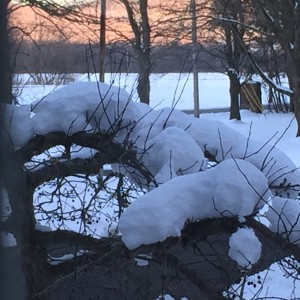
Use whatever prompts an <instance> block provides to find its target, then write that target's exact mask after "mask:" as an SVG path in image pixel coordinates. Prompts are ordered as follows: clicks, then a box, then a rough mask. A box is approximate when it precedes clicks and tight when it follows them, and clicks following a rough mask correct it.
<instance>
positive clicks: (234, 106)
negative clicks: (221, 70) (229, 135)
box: [228, 71, 241, 120]
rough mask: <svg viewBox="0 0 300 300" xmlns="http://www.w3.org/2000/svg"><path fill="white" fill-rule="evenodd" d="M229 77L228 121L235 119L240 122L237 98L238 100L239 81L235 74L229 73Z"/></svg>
mask: <svg viewBox="0 0 300 300" xmlns="http://www.w3.org/2000/svg"><path fill="white" fill-rule="evenodd" d="M228 77H229V83H230V87H229V92H230V117H229V119H230V120H232V119H236V120H241V114H240V104H239V98H240V90H241V84H240V80H239V78H238V76H237V74H235V73H233V72H230V71H229V74H228Z"/></svg>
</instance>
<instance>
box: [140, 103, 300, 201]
mask: <svg viewBox="0 0 300 300" xmlns="http://www.w3.org/2000/svg"><path fill="white" fill-rule="evenodd" d="M143 122H144V125H143V127H142V130H141V131H140V142H141V144H143V143H145V142H144V140H143V137H145V136H147V138H149V139H152V138H153V137H155V136H157V135H158V134H159V133H160V132H161V131H162V130H164V129H165V128H168V127H174V126H175V127H178V128H181V129H182V130H184V131H185V132H186V133H187V134H188V135H190V137H191V138H192V139H194V140H195V142H196V143H197V144H198V145H199V147H200V148H201V149H202V151H203V153H206V154H208V153H209V154H210V156H212V157H214V159H215V160H216V161H218V162H220V161H223V160H226V159H229V158H232V157H235V158H240V159H245V160H247V161H249V162H251V163H252V164H253V165H255V166H256V167H257V168H258V169H259V170H261V171H262V172H263V174H265V176H266V177H267V178H268V181H269V184H270V185H271V186H272V187H271V188H272V190H273V191H274V193H276V194H277V195H280V196H283V197H289V198H297V195H298V190H297V189H295V190H293V189H290V190H288V191H287V190H286V189H285V186H286V185H287V184H290V185H294V186H296V185H298V183H299V182H300V172H299V170H298V169H296V167H295V165H294V163H293V162H292V161H291V160H290V158H289V157H288V156H287V155H285V154H284V153H283V152H281V151H280V150H279V149H277V148H276V147H274V146H271V145H269V144H268V143H265V144H262V143H261V142H258V141H255V140H254V139H250V138H249V139H248V138H246V137H244V136H242V135H241V134H240V133H238V132H236V131H235V130H233V129H231V128H229V127H228V126H226V125H225V124H224V123H221V122H218V121H214V120H206V119H201V118H200V119H198V118H194V117H193V116H191V115H187V114H185V113H183V112H181V111H178V110H174V109H171V108H164V109H160V110H154V111H151V112H149V113H148V114H147V115H146V116H145V118H144V119H143ZM142 132H144V133H142Z"/></svg>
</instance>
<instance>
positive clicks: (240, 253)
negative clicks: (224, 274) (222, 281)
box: [228, 228, 261, 269]
mask: <svg viewBox="0 0 300 300" xmlns="http://www.w3.org/2000/svg"><path fill="white" fill-rule="evenodd" d="M229 247H230V248H229V252H228V255H229V257H230V258H231V259H233V260H235V261H236V262H237V263H238V265H239V267H240V268H242V269H251V268H252V266H253V265H254V264H255V263H257V262H258V260H259V258H260V255H261V243H260V241H259V239H258V238H257V236H256V235H255V233H254V231H253V229H252V228H239V229H238V230H237V231H236V232H235V233H233V234H232V235H231V237H230V239H229Z"/></svg>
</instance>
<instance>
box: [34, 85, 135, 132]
mask: <svg viewBox="0 0 300 300" xmlns="http://www.w3.org/2000/svg"><path fill="white" fill-rule="evenodd" d="M32 107H33V112H34V113H35V115H34V117H33V120H34V122H35V130H36V133H37V134H46V133H48V132H51V131H62V132H65V133H66V134H72V133H75V132H78V131H81V130H86V129H89V128H90V127H89V126H88V125H90V126H91V127H92V128H93V130H95V131H102V132H112V131H114V130H115V128H118V129H119V128H122V127H124V128H125V127H126V126H127V125H129V124H130V121H135V120H136V119H138V118H139V116H137V115H136V114H135V112H136V110H135V107H134V104H133V102H131V101H130V95H129V94H128V93H127V92H125V91H124V90H122V89H120V88H118V87H115V86H113V85H107V84H104V83H101V82H77V83H73V84H70V85H67V86H65V87H63V88H61V89H59V90H58V91H55V92H54V93H52V94H50V95H48V96H47V97H45V98H44V99H42V100H40V101H38V102H35V103H33V104H32ZM138 111H139V110H137V112H138Z"/></svg>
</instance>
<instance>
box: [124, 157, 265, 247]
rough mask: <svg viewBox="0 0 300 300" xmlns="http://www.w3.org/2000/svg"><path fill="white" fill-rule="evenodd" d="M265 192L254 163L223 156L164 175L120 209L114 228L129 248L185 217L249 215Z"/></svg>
mask: <svg viewBox="0 0 300 300" xmlns="http://www.w3.org/2000/svg"><path fill="white" fill-rule="evenodd" d="M228 170H230V172H228ZM224 180H225V181H224ZM269 197H270V192H269V190H268V183H267V179H266V178H265V177H264V175H263V174H262V173H261V172H260V171H259V170H258V169H257V168H256V167H254V166H253V165H251V164H250V163H248V162H247V161H243V160H233V159H228V160H225V161H224V162H222V163H220V164H219V165H218V166H216V167H214V168H213V169H210V170H207V171H203V172H200V173H196V174H189V175H185V176H181V177H176V178H174V179H172V180H169V181H167V182H166V183H165V184H163V185H161V186H159V187H158V188H156V189H154V190H152V191H151V192H149V193H147V194H146V195H144V196H142V197H141V198H140V199H138V200H136V201H135V202H133V203H132V204H131V205H130V206H129V207H128V208H127V209H126V211H125V212H124V213H123V215H122V216H121V219H120V223H119V230H120V232H121V234H122V239H123V241H124V243H125V244H126V246H127V247H128V248H129V249H133V248H136V247H138V246H140V245H141V244H150V243H154V242H158V241H163V240H165V239H166V238H167V237H169V236H180V234H181V230H182V228H183V226H184V224H185V222H186V221H187V220H188V219H190V220H197V219H201V220H203V219H208V218H220V217H233V216H247V215H250V214H252V213H253V211H254V210H256V209H257V208H258V207H260V206H261V205H262V204H263V203H265V202H266V201H267V200H268V198H269Z"/></svg>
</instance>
